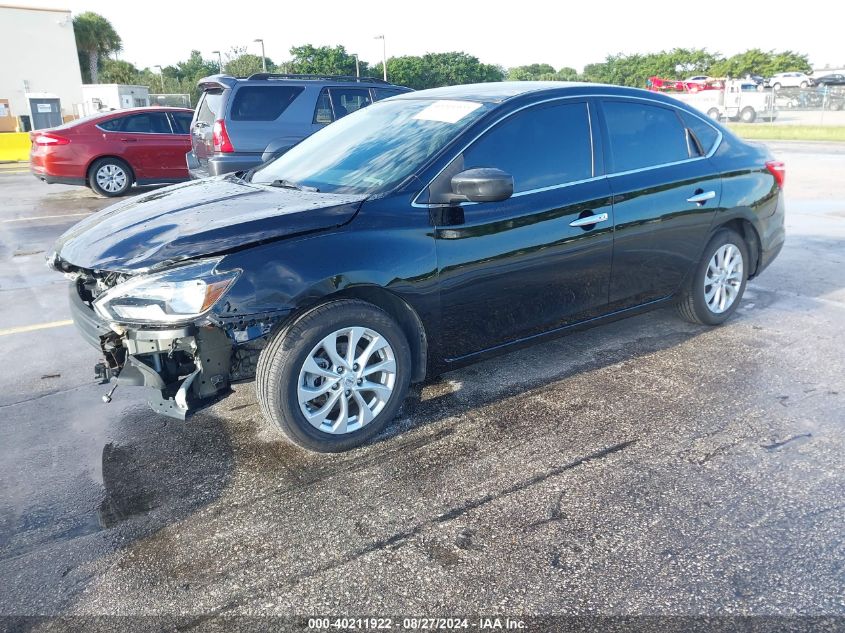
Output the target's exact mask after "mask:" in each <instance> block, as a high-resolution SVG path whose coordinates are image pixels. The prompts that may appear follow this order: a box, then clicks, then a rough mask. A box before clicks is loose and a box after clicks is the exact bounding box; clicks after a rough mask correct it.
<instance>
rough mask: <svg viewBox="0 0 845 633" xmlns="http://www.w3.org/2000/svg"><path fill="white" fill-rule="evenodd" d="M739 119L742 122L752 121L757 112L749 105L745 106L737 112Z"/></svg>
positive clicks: (754, 119)
mask: <svg viewBox="0 0 845 633" xmlns="http://www.w3.org/2000/svg"><path fill="white" fill-rule="evenodd" d="M739 120H740V121H742V122H743V123H754V121H756V120H757V112H756V111H755V110H754V108H752V107H751V106H748V107H745V108H743V109H742V112H740V113H739Z"/></svg>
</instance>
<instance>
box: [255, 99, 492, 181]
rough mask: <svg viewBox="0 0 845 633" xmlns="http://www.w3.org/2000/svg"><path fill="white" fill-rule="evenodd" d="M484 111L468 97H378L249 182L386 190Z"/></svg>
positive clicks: (320, 132) (324, 129)
mask: <svg viewBox="0 0 845 633" xmlns="http://www.w3.org/2000/svg"><path fill="white" fill-rule="evenodd" d="M487 110H488V106H485V105H483V104H481V103H476V102H472V101H423V100H419V101H415V100H408V99H399V100H396V101H382V102H380V103H376V104H373V105H371V106H368V107H366V108H362V109H361V110H358V111H357V112H353V113H352V114H350V115H348V116H346V117H344V118H342V119H341V120H339V121H337V122H336V123H332V124H331V125H328V126H327V127H325V128H323V129H322V130H320V131H319V132H317V133H316V134H314V135H312V136H310V137H308V138H307V139H305V140H304V141H302V142H301V143H300V144H299V145H296V146H295V147H293V148H291V149H290V150H289V151H288V152H287V153H285V154H283V155H282V156H280V157H279V158H277V159H276V160H275V161H273V162H271V163H268V164H267V165H265V166H263V167H261V168H260V169H258V170H257V171H256V172H255V174H254V175H253V177H252V182H255V183H262V184H268V185H269V184H272V183H274V182H277V181H279V182H286V183H295V184H296V185H299V186H303V187H315V188H316V189H318V190H319V191H324V192H335V193H364V194H371V193H377V192H380V191H386V190H388V189H390V188H391V187H393V186H395V185H397V184H398V183H399V182H401V181H402V180H404V179H405V178H406V177H407V176H408V175H410V174H412V173H413V172H414V170H416V169H417V168H418V167H420V166H421V165H422V164H423V163H424V162H425V161H426V160H427V159H428V158H430V157H431V156H432V155H433V154H434V153H435V152H437V151H438V150H440V149H441V148H442V147H443V146H444V145H446V143H448V142H449V141H450V140H452V139H453V138H455V136H457V135H458V133H460V132H461V130H463V129H464V128H466V127H467V126H468V125H470V124H471V123H472V122H473V121H475V120H477V119H478V118H479V117H481V115H482V114H484V112H486V111H487Z"/></svg>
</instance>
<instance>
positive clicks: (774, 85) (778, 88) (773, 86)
mask: <svg viewBox="0 0 845 633" xmlns="http://www.w3.org/2000/svg"><path fill="white" fill-rule="evenodd" d="M781 88H782V86H781V85H780V84H773V85H772V89H774V90H780V89H781Z"/></svg>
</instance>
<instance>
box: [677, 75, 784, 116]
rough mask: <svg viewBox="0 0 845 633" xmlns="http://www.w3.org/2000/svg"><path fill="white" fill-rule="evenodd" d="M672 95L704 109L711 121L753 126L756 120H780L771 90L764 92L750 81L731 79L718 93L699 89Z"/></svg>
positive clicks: (699, 108)
mask: <svg viewBox="0 0 845 633" xmlns="http://www.w3.org/2000/svg"><path fill="white" fill-rule="evenodd" d="M672 96H673V97H675V98H676V99H679V100H680V101H683V102H684V103H686V104H688V105H691V106H692V107H694V108H696V109H698V110H701V111H702V112H704V113H705V114H706V115H707V116H709V117H710V118H711V119H716V120H719V119H723V118H724V119H731V120H733V121H737V120H738V121H742V122H743V123H754V121H756V120H757V119H762V120H766V121H772V120H774V119H775V118H777V110H776V109H775V106H774V98H773V96H772V91H771V90H765V89H762V90H761V89H759V88H758V86H757V85H756V84H754V83H752V82H749V81H739V80H728V81H725V82H724V87H723V88H721V89H719V90H699V91H697V92H685V93H678V94H673V95H672Z"/></svg>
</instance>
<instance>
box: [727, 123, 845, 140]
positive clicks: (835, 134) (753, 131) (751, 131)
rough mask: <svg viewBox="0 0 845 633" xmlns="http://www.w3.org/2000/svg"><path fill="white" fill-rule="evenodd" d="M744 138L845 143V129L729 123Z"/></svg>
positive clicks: (838, 127) (735, 132)
mask: <svg viewBox="0 0 845 633" xmlns="http://www.w3.org/2000/svg"><path fill="white" fill-rule="evenodd" d="M728 128H730V130H731V131H732V132H733V133H734V134H736V135H737V136H740V137H742V138H748V139H766V140H770V141H845V127H843V126H832V125H831V126H828V125H777V124H774V125H771V124H769V123H728Z"/></svg>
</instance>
